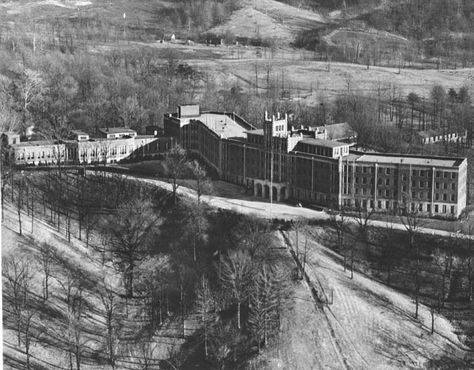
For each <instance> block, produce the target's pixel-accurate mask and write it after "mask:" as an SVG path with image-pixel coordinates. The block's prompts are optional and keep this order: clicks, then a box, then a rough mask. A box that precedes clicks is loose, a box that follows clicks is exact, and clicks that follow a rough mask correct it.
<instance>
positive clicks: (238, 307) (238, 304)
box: [237, 301, 241, 330]
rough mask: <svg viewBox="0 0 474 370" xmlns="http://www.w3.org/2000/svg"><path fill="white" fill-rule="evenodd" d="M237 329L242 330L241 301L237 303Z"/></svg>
mask: <svg viewBox="0 0 474 370" xmlns="http://www.w3.org/2000/svg"><path fill="white" fill-rule="evenodd" d="M237 328H238V329H239V330H240V328H241V327H240V301H238V302H237Z"/></svg>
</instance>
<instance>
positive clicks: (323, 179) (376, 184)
mask: <svg viewBox="0 0 474 370" xmlns="http://www.w3.org/2000/svg"><path fill="white" fill-rule="evenodd" d="M180 112H186V115H185V117H181V116H180ZM331 126H332V125H329V126H323V127H298V128H295V127H289V124H288V117H287V116H284V117H283V116H279V115H277V116H276V117H275V116H272V117H269V116H268V115H266V116H265V118H264V122H263V129H255V128H254V127H253V126H252V125H250V124H249V123H247V122H245V121H244V120H242V119H241V118H240V117H238V116H236V115H235V114H229V113H216V112H200V110H199V107H198V106H188V107H187V108H185V109H183V108H180V109H179V110H178V112H177V113H174V114H166V115H165V117H164V130H165V135H167V136H173V137H175V138H176V140H177V142H179V143H180V144H181V145H182V146H183V147H184V148H185V149H187V150H191V151H194V152H196V153H199V154H200V155H201V156H202V158H203V159H204V160H205V161H206V162H207V163H208V164H209V165H211V166H212V167H214V168H215V169H216V170H217V171H218V173H219V175H220V177H221V178H222V179H223V180H226V181H229V182H232V183H236V184H239V185H243V186H245V187H247V188H248V189H249V190H250V189H251V190H252V192H253V194H254V195H256V196H259V197H263V198H267V199H271V200H275V201H280V200H285V199H288V198H293V199H295V200H298V201H302V202H307V203H313V204H317V205H320V206H326V207H331V208H341V207H348V208H357V207H363V208H366V209H373V210H375V211H396V210H399V209H401V208H405V207H408V208H409V209H412V210H415V209H416V210H417V211H419V212H420V213H421V214H425V215H429V216H433V215H439V216H444V217H457V216H459V215H460V213H461V212H462V210H463V209H464V208H465V206H466V183H467V160H466V159H465V158H449V157H425V156H409V155H398V154H380V153H371V154H365V153H359V152H355V151H350V146H351V144H350V143H348V142H341V141H337V140H338V139H341V140H343V141H347V139H348V138H353V137H354V135H353V133H350V135H348V134H347V132H349V131H350V130H349V129H348V128H347V124H344V125H341V124H338V126H337V127H335V128H333V127H331ZM341 127H344V130H341V129H340V128H341ZM338 131H341V132H342V131H344V134H342V133H341V134H340V137H336V134H334V135H333V140H328V139H322V138H321V137H327V136H323V135H325V134H324V133H325V132H334V133H337V132H338Z"/></svg>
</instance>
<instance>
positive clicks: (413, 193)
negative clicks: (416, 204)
mask: <svg viewBox="0 0 474 370" xmlns="http://www.w3.org/2000/svg"><path fill="white" fill-rule="evenodd" d="M411 197H412V199H415V198H416V193H415V192H414V191H412V192H411Z"/></svg>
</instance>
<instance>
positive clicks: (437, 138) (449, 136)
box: [417, 130, 467, 145]
mask: <svg viewBox="0 0 474 370" xmlns="http://www.w3.org/2000/svg"><path fill="white" fill-rule="evenodd" d="M417 138H418V142H419V143H420V144H422V145H426V144H434V143H439V142H460V143H464V142H466V140H467V130H459V131H452V132H448V133H446V132H444V133H443V132H440V131H435V130H426V131H420V132H418V133H417Z"/></svg>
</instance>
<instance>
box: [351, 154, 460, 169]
mask: <svg viewBox="0 0 474 370" xmlns="http://www.w3.org/2000/svg"><path fill="white" fill-rule="evenodd" d="M464 160H465V158H447V157H423V156H401V155H390V154H362V155H361V156H360V157H359V158H357V159H356V161H357V162H372V163H385V164H408V165H413V166H433V167H458V166H459V165H460V164H461V163H462V162H463V161H464Z"/></svg>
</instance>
